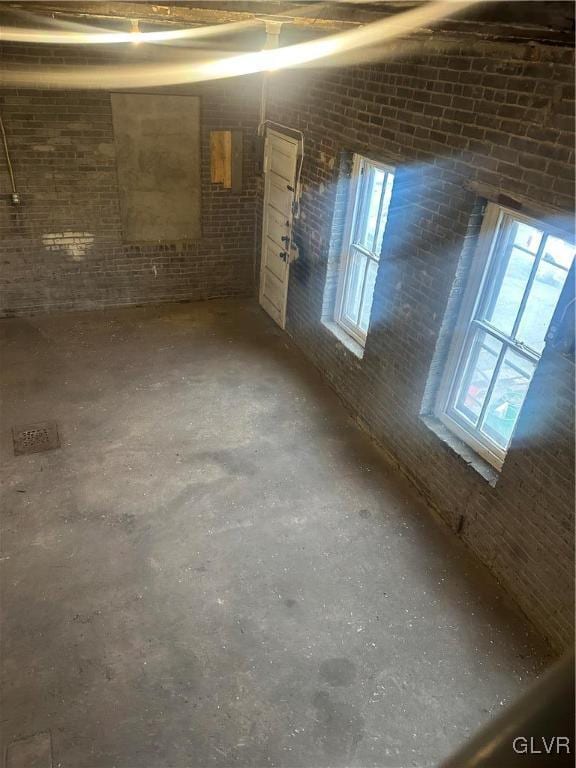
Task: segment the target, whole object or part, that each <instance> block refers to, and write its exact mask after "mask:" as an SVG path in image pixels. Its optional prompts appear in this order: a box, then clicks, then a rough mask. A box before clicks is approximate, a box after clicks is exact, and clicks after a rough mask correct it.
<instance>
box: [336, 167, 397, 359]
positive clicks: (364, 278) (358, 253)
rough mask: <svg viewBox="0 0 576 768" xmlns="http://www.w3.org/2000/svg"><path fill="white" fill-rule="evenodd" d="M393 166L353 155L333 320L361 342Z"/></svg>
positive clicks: (380, 243)
mask: <svg viewBox="0 0 576 768" xmlns="http://www.w3.org/2000/svg"><path fill="white" fill-rule="evenodd" d="M393 183H394V169H392V168H389V167H388V166H385V165H382V164H381V163H375V162H373V161H371V160H367V159H366V158H365V157H360V155H355V156H354V165H353V170H352V178H351V184H350V203H349V208H348V219H347V222H346V229H345V236H344V252H343V254H342V262H341V264H342V267H341V274H340V282H339V286H338V296H337V299H336V316H335V320H336V322H337V323H338V324H339V325H340V326H342V327H343V328H344V330H345V331H346V332H347V333H348V334H350V336H352V337H353V338H354V339H355V340H356V341H357V342H359V343H360V344H362V345H364V343H365V342H366V334H367V333H368V324H369V322H370V311H371V309H372V297H373V294H374V284H375V283H376V274H377V272H378V262H379V260H380V253H381V251H382V242H383V238H384V231H385V229H386V220H387V218H388V209H389V207H390V198H391V196H392V185H393Z"/></svg>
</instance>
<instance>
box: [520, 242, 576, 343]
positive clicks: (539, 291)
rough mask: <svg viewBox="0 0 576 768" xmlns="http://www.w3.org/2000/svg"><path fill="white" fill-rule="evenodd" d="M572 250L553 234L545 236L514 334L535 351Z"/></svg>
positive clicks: (570, 259)
mask: <svg viewBox="0 0 576 768" xmlns="http://www.w3.org/2000/svg"><path fill="white" fill-rule="evenodd" d="M574 252H575V249H574V246H571V245H569V244H568V243H565V242H564V241H563V240H559V239H558V238H556V237H548V239H547V240H546V244H545V246H544V249H543V253H542V259H541V261H540V263H539V264H538V269H537V270H536V275H535V277H534V282H533V283H532V286H531V287H530V293H529V295H528V300H527V302H526V307H525V309H524V312H523V314H522V320H521V321H520V325H519V326H518V332H517V334H516V338H517V339H518V340H519V341H521V342H523V343H524V344H527V345H528V346H529V347H530V348H531V349H533V350H535V351H536V352H539V353H540V352H542V349H543V348H544V338H545V336H546V332H547V331H548V326H549V325H550V321H551V320H552V315H553V314H554V310H555V309H556V304H557V303H558V299H559V298H560V293H561V292H562V288H563V287H564V283H565V282H566V278H567V277H568V268H569V267H570V265H571V264H572V260H573V259H574Z"/></svg>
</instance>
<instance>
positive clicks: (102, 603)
mask: <svg viewBox="0 0 576 768" xmlns="http://www.w3.org/2000/svg"><path fill="white" fill-rule="evenodd" d="M0 327H1V330H2V334H3V339H4V342H3V351H2V379H3V399H4V416H3V421H2V446H1V450H2V457H3V463H4V468H5V475H6V482H5V486H4V500H3V506H2V510H3V536H2V545H3V551H2V555H1V558H2V559H1V561H0V565H1V568H2V586H3V602H2V610H3V616H2V623H3V638H2V641H3V647H2V662H3V676H4V679H3V696H4V701H3V708H2V718H3V729H2V730H3V734H4V740H5V743H6V744H11V743H12V742H14V743H15V744H12V747H11V748H10V749H11V751H10V750H9V754H11V755H12V758H9V768H29V766H31V765H32V764H34V766H36V763H32V762H31V761H30V759H29V758H24V757H22V755H24V754H26V753H27V751H28V753H31V751H32V752H34V749H36V748H35V747H34V748H32V747H25V746H24V747H23V746H22V745H23V744H24V745H26V743H27V742H19V741H18V740H19V739H22V738H25V737H30V736H34V735H36V738H37V739H38V738H39V739H40V740H42V739H43V738H47V737H45V736H44V734H48V733H49V734H51V739H52V754H53V763H54V766H55V767H56V766H58V767H61V768H168V767H169V766H173V767H174V768H203V766H221V767H222V768H224V767H225V766H236V765H237V766H251V767H254V768H258V767H259V766H298V767H300V768H317V767H319V766H363V767H368V766H386V767H390V768H391V767H394V768H399V767H401V768H406V767H408V766H424V765H433V764H435V763H436V762H437V761H438V760H439V759H440V758H441V757H442V756H444V755H446V754H447V753H449V752H450V751H451V749H452V748H454V747H455V746H457V745H459V744H460V743H461V742H462V741H463V740H464V739H466V737H467V736H468V735H469V734H470V733H471V732H473V731H475V729H476V728H477V727H478V726H479V725H480V724H481V723H483V722H485V721H486V720H487V719H488V718H489V717H490V716H491V715H492V714H495V713H498V712H499V711H501V709H502V707H503V706H505V705H506V704H507V703H508V702H509V701H510V700H512V699H513V698H514V697H515V696H516V695H517V694H518V693H519V692H520V691H521V690H523V689H524V688H525V687H526V686H527V685H529V683H530V681H531V680H532V679H533V678H534V676H535V675H536V674H537V673H538V671H539V669H540V668H541V665H542V664H543V663H544V661H545V658H544V648H543V646H542V645H541V644H540V642H539V640H538V638H537V637H536V636H535V635H534V634H532V631H531V629H530V628H529V627H528V626H527V624H526V623H524V620H523V619H522V617H521V616H520V615H519V614H518V613H517V612H516V611H515V609H514V608H513V607H512V606H511V605H510V604H509V603H508V601H507V599H506V598H505V596H504V595H503V594H502V592H501V591H500V590H499V588H498V587H497V585H496V584H495V583H494V582H493V580H492V579H491V578H490V576H489V575H488V574H487V572H486V571H485V570H484V569H483V568H482V567H480V566H478V565H477V564H476V563H475V562H474V561H473V560H472V559H471V557H470V556H469V555H468V553H467V552H466V551H465V550H464V549H463V547H462V546H461V545H460V543H459V542H458V541H457V540H456V539H455V537H454V536H453V535H452V534H450V533H448V532H446V531H445V530H444V529H443V528H442V527H441V526H439V525H438V524H437V523H436V522H435V521H434V520H433V518H432V516H431V514H430V513H429V512H428V511H427V510H426V509H425V508H424V507H423V506H422V503H421V502H420V501H419V500H418V498H417V497H416V496H415V494H414V492H413V491H412V490H411V489H410V487H408V486H407V485H406V484H405V482H403V481H402V480H401V479H399V478H398V477H397V476H396V475H395V474H394V472H393V471H392V470H391V469H389V468H388V467H387V466H386V465H385V464H383V462H382V460H381V458H380V456H379V454H378V452H377V451H376V449H375V448H374V446H373V445H372V444H371V443H370V441H369V440H368V438H367V437H366V436H365V435H364V434H363V433H362V432H361V431H360V430H359V429H358V428H357V427H356V426H355V425H354V423H353V421H352V420H351V419H350V418H349V417H348V416H347V414H346V413H345V411H344V410H343V408H342V406H341V405H340V403H339V402H338V400H337V399H336V397H335V396H334V395H333V393H332V392H331V391H330V390H329V389H328V388H327V387H326V385H325V384H324V383H323V382H322V381H321V379H320V377H319V375H318V374H317V372H316V371H315V370H314V369H313V368H312V366H311V365H310V364H309V363H307V362H306V360H305V359H304V358H303V357H302V356H301V354H300V353H299V352H298V350H296V349H295V348H294V347H293V346H292V345H291V343H290V342H289V340H288V338H287V336H286V335H285V334H283V333H282V332H281V331H280V330H278V329H277V328H276V327H275V326H274V325H273V324H272V322H271V321H269V319H268V318H267V316H265V315H264V314H263V313H262V312H261V310H260V309H259V308H258V307H257V306H256V305H255V304H253V303H251V302H242V301H218V302H207V303H199V304H186V305H169V306H162V307H147V308H130V309H121V310H113V311H104V312H90V313H77V314H59V315H51V316H37V317H33V318H30V319H11V320H6V321H3V322H2V323H1V324H0ZM45 420H56V421H57V422H58V423H59V426H60V430H61V437H62V447H61V448H60V449H59V450H55V451H52V452H47V453H39V454H35V455H31V456H19V457H14V456H13V454H12V445H11V438H10V427H11V426H12V425H13V424H27V423H35V422H39V421H45ZM19 745H20V746H19ZM40 751H41V750H40ZM10 760H11V764H10ZM42 768H44V765H42Z"/></svg>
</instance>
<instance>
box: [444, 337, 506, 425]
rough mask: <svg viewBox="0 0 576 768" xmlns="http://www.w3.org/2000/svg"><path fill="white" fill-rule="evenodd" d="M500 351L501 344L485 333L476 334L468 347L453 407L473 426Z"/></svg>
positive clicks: (482, 403) (478, 414)
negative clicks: (462, 374)
mask: <svg viewBox="0 0 576 768" xmlns="http://www.w3.org/2000/svg"><path fill="white" fill-rule="evenodd" d="M501 349H502V344H501V342H500V341H498V339H495V338H494V336H491V335H490V334H489V333H486V332H485V331H478V332H477V334H476V337H475V339H474V341H473V343H472V345H471V347H470V352H469V354H468V362H467V364H466V370H465V372H464V376H463V377H462V381H461V382H460V387H459V389H458V394H457V396H456V406H455V407H456V410H457V411H459V412H460V413H461V414H462V415H463V416H465V417H466V418H467V419H468V420H469V421H471V422H472V424H474V425H476V423H477V421H478V417H479V416H480V412H481V411H482V406H483V405H484V400H485V399H486V393H487V392H488V387H489V386H490V382H491V381H492V377H493V375H494V370H495V368H496V363H497V362H498V355H499V354H500V350H501Z"/></svg>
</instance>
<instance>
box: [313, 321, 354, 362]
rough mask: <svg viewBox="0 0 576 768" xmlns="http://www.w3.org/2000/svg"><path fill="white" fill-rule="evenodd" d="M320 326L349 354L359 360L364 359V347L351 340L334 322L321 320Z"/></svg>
mask: <svg viewBox="0 0 576 768" xmlns="http://www.w3.org/2000/svg"><path fill="white" fill-rule="evenodd" d="M322 325H323V326H324V327H325V328H327V329H328V330H329V331H330V333H332V334H333V335H334V336H336V338H337V339H338V341H339V342H340V343H341V344H343V345H344V346H345V347H346V349H347V350H348V351H349V352H352V354H353V355H355V356H356V357H357V358H358V359H359V360H362V358H363V357H364V347H363V346H362V345H361V344H359V343H358V342H357V341H356V340H355V339H353V338H352V336H350V335H349V334H347V333H346V331H345V330H344V329H343V328H341V327H340V326H339V325H338V323H337V322H335V321H334V320H322Z"/></svg>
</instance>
